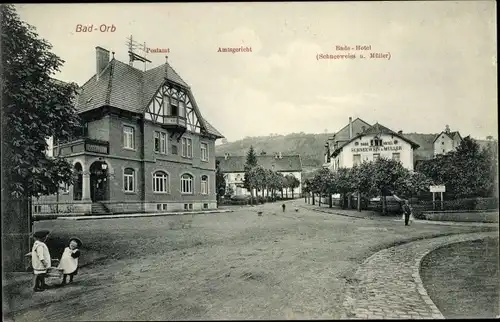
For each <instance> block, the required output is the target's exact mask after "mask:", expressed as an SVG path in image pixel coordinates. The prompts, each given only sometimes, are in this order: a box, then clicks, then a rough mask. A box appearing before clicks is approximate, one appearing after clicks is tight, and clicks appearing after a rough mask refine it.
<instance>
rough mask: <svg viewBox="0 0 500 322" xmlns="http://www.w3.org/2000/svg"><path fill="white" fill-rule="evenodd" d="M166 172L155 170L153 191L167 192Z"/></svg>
mask: <svg viewBox="0 0 500 322" xmlns="http://www.w3.org/2000/svg"><path fill="white" fill-rule="evenodd" d="M168 188H169V187H168V174H166V173H165V172H163V171H156V172H155V173H154V174H153V192H163V193H165V192H168V190H169V189H168Z"/></svg>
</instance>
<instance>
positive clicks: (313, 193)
mask: <svg viewBox="0 0 500 322" xmlns="http://www.w3.org/2000/svg"><path fill="white" fill-rule="evenodd" d="M312 204H313V206H314V205H315V202H314V192H313V193H312Z"/></svg>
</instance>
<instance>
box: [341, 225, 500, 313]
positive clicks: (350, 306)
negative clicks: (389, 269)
mask: <svg viewBox="0 0 500 322" xmlns="http://www.w3.org/2000/svg"><path fill="white" fill-rule="evenodd" d="M492 233H493V232H476V233H467V234H463V233H457V234H455V233H454V234H450V235H445V236H435V237H431V238H429V239H431V240H432V239H438V238H444V237H452V238H453V240H451V241H443V242H441V243H439V242H438V244H437V245H434V246H432V247H431V248H429V249H426V250H425V251H423V252H422V253H418V252H417V253H416V254H415V255H416V258H415V260H414V261H413V264H412V265H411V272H412V274H411V276H412V278H413V282H414V283H415V286H416V291H417V292H418V294H419V296H420V297H421V299H422V301H423V302H424V303H425V304H426V305H427V306H428V308H429V309H430V312H432V318H433V319H446V318H445V317H444V316H443V314H442V313H441V311H440V310H439V309H438V308H437V306H436V304H435V303H434V302H433V301H432V299H431V298H430V296H429V294H428V293H427V291H426V289H425V287H424V284H423V282H422V279H421V277H420V267H421V263H422V260H423V259H424V257H425V256H427V255H428V254H429V253H431V252H433V251H435V250H436V249H439V248H441V247H446V246H448V245H452V244H455V243H461V242H469V241H474V240H481V239H484V238H490V237H496V238H498V235H496V234H495V235H493V234H492ZM495 233H496V232H495ZM426 239H427V238H426ZM421 241H422V240H413V241H409V242H405V243H403V244H400V245H396V246H390V247H387V248H384V249H381V250H379V251H377V252H375V253H373V254H372V255H370V256H369V257H368V258H366V259H365V260H364V261H363V262H362V264H360V265H359V266H358V268H357V269H356V271H355V273H354V275H353V277H355V276H356V275H357V273H358V272H359V270H360V269H361V267H362V266H363V265H365V264H366V263H368V262H369V261H370V260H372V259H373V258H374V257H376V256H377V255H380V253H382V252H390V251H391V250H392V249H397V248H398V247H404V246H406V245H409V244H412V243H417V242H421ZM354 292H355V291H354V289H353V286H350V287H348V288H347V290H346V296H345V298H344V301H343V303H342V307H343V309H344V310H345V311H344V312H343V314H342V319H360V318H359V317H356V315H354V316H352V313H351V312H353V311H354V310H355V308H356V304H355V303H356V299H355V297H353V296H354V294H353V293H354ZM382 318H383V319H384V317H382ZM391 319H392V318H391Z"/></svg>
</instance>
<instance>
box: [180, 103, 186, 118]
mask: <svg viewBox="0 0 500 322" xmlns="http://www.w3.org/2000/svg"><path fill="white" fill-rule="evenodd" d="M179 116H180V117H186V104H185V103H184V102H183V101H179Z"/></svg>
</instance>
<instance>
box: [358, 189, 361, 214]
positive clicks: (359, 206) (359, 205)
mask: <svg viewBox="0 0 500 322" xmlns="http://www.w3.org/2000/svg"><path fill="white" fill-rule="evenodd" d="M358 211H361V193H360V192H359V191H358Z"/></svg>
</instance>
